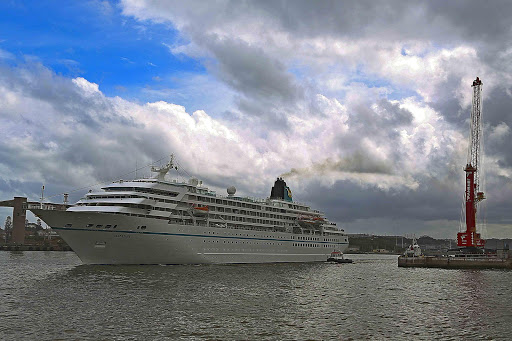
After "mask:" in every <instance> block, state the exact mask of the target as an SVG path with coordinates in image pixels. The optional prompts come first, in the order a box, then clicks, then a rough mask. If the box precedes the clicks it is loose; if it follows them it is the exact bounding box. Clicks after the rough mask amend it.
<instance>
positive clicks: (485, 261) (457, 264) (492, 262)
mask: <svg viewBox="0 0 512 341" xmlns="http://www.w3.org/2000/svg"><path fill="white" fill-rule="evenodd" d="M398 266H399V267H403V268H444V269H512V259H511V258H508V257H507V258H499V257H487V256H483V257H477V256H475V257H451V256H447V257H430V256H421V257H404V256H400V257H398Z"/></svg>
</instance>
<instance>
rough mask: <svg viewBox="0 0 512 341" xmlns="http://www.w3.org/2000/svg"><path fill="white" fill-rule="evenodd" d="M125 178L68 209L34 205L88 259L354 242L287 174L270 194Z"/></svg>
mask: <svg viewBox="0 0 512 341" xmlns="http://www.w3.org/2000/svg"><path fill="white" fill-rule="evenodd" d="M174 167H175V166H174V164H173V159H172V157H171V161H170V162H169V163H167V165H165V166H164V167H152V169H151V170H152V172H154V173H156V174H155V176H154V177H152V178H149V179H137V180H132V181H123V180H119V181H116V182H113V183H111V184H109V185H106V186H105V187H103V188H102V190H101V191H98V192H93V191H89V193H87V194H86V195H85V197H84V198H82V199H81V200H79V201H78V202H77V203H76V204H75V205H72V206H71V207H69V208H67V209H66V210H51V209H42V208H41V209H38V208H31V211H32V212H33V213H34V214H35V215H36V216H38V217H39V218H41V219H42V220H43V221H44V222H45V223H46V224H48V225H49V226H51V228H52V229H54V230H55V231H56V232H57V233H58V234H59V235H60V236H61V237H62V238H63V239H64V240H65V241H66V243H68V245H69V246H70V247H71V248H72V249H73V250H74V251H75V253H76V254H77V255H78V257H79V258H80V259H81V260H82V262H83V263H85V264H210V263H273V262H324V261H326V260H327V258H329V256H330V254H331V252H333V251H340V252H343V251H345V249H346V248H347V247H348V237H347V235H346V234H345V233H344V231H343V230H342V229H340V228H338V227H337V226H336V224H335V223H333V222H330V221H329V220H328V219H327V218H326V217H325V216H324V214H323V213H321V212H320V211H318V210H313V209H311V208H310V207H309V206H308V205H305V204H301V203H297V202H294V201H293V200H292V193H291V190H290V188H289V187H288V186H287V185H286V182H285V181H284V180H283V179H282V178H277V180H276V181H275V183H274V186H273V187H272V190H271V194H270V197H269V198H267V199H257V198H250V197H241V196H237V195H236V189H235V187H229V188H228V189H227V193H228V195H227V196H221V195H217V194H216V193H215V192H214V191H211V190H209V189H208V188H207V187H205V186H203V184H202V182H201V181H199V180H198V179H196V178H190V179H189V180H188V181H186V182H179V181H177V180H167V179H166V174H167V173H168V172H169V170H170V169H173V168H174Z"/></svg>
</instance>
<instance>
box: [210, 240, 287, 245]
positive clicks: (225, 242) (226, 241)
mask: <svg viewBox="0 0 512 341" xmlns="http://www.w3.org/2000/svg"><path fill="white" fill-rule="evenodd" d="M206 242H208V243H217V244H219V243H220V242H221V241H220V240H208V241H207V240H203V243H206ZM222 244H253V245H254V244H256V245H260V244H261V245H281V246H282V245H283V244H282V243H263V242H261V243H260V242H244V241H240V242H237V241H230V240H223V241H222Z"/></svg>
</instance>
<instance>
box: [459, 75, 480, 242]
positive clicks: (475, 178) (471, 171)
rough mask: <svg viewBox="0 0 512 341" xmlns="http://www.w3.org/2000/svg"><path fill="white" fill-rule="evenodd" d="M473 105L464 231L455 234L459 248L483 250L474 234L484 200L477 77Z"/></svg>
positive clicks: (478, 83)
mask: <svg viewBox="0 0 512 341" xmlns="http://www.w3.org/2000/svg"><path fill="white" fill-rule="evenodd" d="M472 88H473V103H472V107H471V123H470V124H471V127H470V133H469V148H468V162H467V164H466V167H465V168H464V171H465V172H466V194H465V196H464V201H465V206H466V231H465V232H459V233H457V245H458V246H459V247H473V248H474V247H476V248H483V247H484V246H485V240H483V239H481V238H480V233H477V232H476V213H477V204H478V203H479V202H480V201H482V200H484V199H485V196H484V193H483V192H481V191H480V188H479V185H480V181H479V180H480V179H479V167H480V164H479V162H480V149H481V136H482V121H481V114H482V107H481V103H482V81H481V80H480V79H479V78H478V77H477V78H476V80H474V81H473V85H472Z"/></svg>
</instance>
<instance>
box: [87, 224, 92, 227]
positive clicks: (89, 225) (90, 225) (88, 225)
mask: <svg viewBox="0 0 512 341" xmlns="http://www.w3.org/2000/svg"><path fill="white" fill-rule="evenodd" d="M93 226H94V224H87V225H85V227H93Z"/></svg>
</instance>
